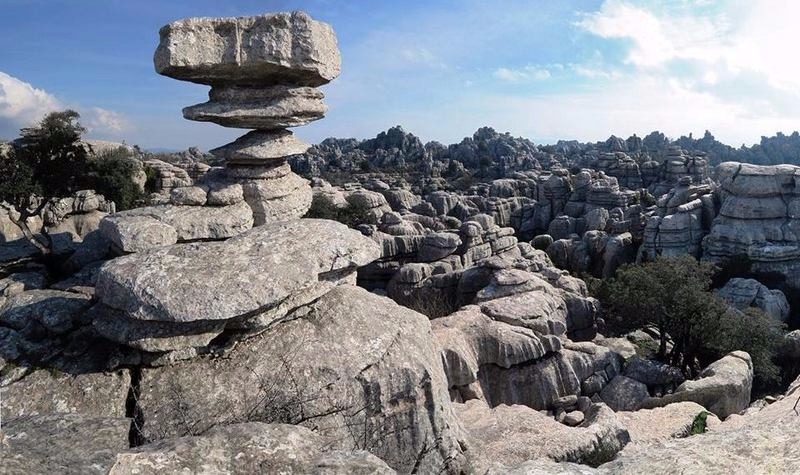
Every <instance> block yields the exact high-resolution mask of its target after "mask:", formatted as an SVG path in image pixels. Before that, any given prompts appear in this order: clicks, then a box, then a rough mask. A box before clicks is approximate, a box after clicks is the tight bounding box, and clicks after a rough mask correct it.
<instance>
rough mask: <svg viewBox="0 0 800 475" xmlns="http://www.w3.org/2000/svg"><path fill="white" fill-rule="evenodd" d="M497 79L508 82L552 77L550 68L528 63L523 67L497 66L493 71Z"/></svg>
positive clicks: (541, 79)
mask: <svg viewBox="0 0 800 475" xmlns="http://www.w3.org/2000/svg"><path fill="white" fill-rule="evenodd" d="M492 76H493V77H494V78H495V79H499V80H501V81H507V82H521V81H531V80H533V81H544V80H546V79H550V78H551V77H552V74H551V73H550V69H548V68H546V67H541V66H532V65H528V66H525V67H523V68H518V69H511V68H497V69H495V70H494V71H493V72H492Z"/></svg>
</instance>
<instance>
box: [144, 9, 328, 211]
mask: <svg viewBox="0 0 800 475" xmlns="http://www.w3.org/2000/svg"><path fill="white" fill-rule="evenodd" d="M199 44H200V45H205V47H202V48H198V47H197V45H199ZM154 61H155V66H156V71H157V72H158V73H160V74H164V75H166V76H170V77H173V78H176V79H180V80H184V81H192V82H197V83H201V84H208V85H211V91H210V93H209V101H208V102H206V103H204V104H198V105H194V106H191V107H187V108H185V109H184V111H183V112H184V116H185V117H186V118H187V119H190V120H198V121H206V122H214V123H217V124H219V125H222V126H225V127H239V128H252V129H255V130H252V131H250V132H249V133H247V134H245V135H243V136H242V137H239V138H238V139H237V140H235V141H234V142H232V143H229V144H227V145H224V146H222V147H218V148H216V149H214V150H212V151H211V153H212V154H213V155H215V156H216V157H218V158H221V159H224V160H225V162H226V163H227V165H228V168H229V169H230V170H229V171H230V173H228V174H227V176H226V181H227V182H229V183H230V182H232V183H236V184H240V185H241V186H242V189H243V195H244V200H245V202H246V203H247V205H248V206H249V207H250V208H251V209H252V212H253V223H254V225H256V226H260V225H263V224H266V223H271V222H276V221H281V220H287V219H296V218H299V217H301V216H303V215H304V214H305V213H306V212H307V211H308V209H309V208H310V206H311V197H312V194H311V187H310V186H309V183H308V181H307V180H305V179H303V178H300V177H299V176H298V175H295V174H294V173H292V172H291V170H289V169H288V166H287V164H286V158H287V157H290V156H293V155H298V154H302V153H304V152H305V151H306V150H307V149H308V147H309V146H308V145H307V144H305V143H303V142H302V141H300V140H298V139H297V138H296V137H295V136H294V135H293V134H292V133H291V132H290V131H288V130H286V128H287V127H296V126H300V125H305V124H307V123H309V122H311V121H313V120H317V119H320V118H322V117H323V116H324V114H325V111H326V106H325V104H324V103H323V101H322V99H323V97H324V96H323V94H322V92H320V91H319V90H317V89H316V86H320V85H323V84H326V83H328V82H329V81H330V80H332V79H333V78H335V77H336V76H338V74H339V70H340V66H341V58H340V55H339V49H338V47H337V44H336V36H335V35H334V33H333V30H332V29H331V27H330V26H329V25H327V24H325V23H321V22H318V21H315V20H312V19H311V18H310V17H309V16H308V15H307V14H305V13H303V12H292V13H276V14H267V15H260V16H253V17H238V18H189V19H184V20H178V21H176V22H173V23H170V24H169V25H167V26H165V27H163V28H162V29H161V42H160V44H159V46H158V49H157V50H156V53H155V59H154ZM284 169H285V170H284ZM265 170H266V171H265ZM269 170H274V172H270V171H269ZM265 175H266V176H265Z"/></svg>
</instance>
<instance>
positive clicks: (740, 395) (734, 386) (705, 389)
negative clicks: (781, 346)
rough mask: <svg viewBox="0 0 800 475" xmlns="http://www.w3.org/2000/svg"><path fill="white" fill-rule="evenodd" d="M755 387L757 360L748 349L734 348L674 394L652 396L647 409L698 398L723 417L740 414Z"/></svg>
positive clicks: (706, 406)
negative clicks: (752, 357) (746, 351)
mask: <svg viewBox="0 0 800 475" xmlns="http://www.w3.org/2000/svg"><path fill="white" fill-rule="evenodd" d="M752 387H753V362H752V360H751V359H750V355H748V354H747V353H745V352H744V351H734V352H732V353H729V354H727V355H726V356H724V357H723V358H721V359H719V360H717V361H715V362H713V363H711V364H710V365H708V367H707V368H706V369H704V370H703V371H702V372H701V373H700V375H699V377H698V379H693V380H688V381H685V382H684V383H683V384H681V385H680V386H678V388H677V389H676V390H675V392H674V393H672V394H666V395H664V396H663V397H660V398H650V399H648V400H647V401H645V402H644V406H643V407H646V408H653V407H660V406H665V405H667V404H672V403H674V402H680V401H694V402H696V403H698V404H700V405H701V406H703V407H705V408H706V409H708V410H709V411H710V412H712V413H713V414H715V415H716V416H717V417H719V418H720V419H725V418H726V417H728V416H729V415H731V414H738V413H740V412H742V411H744V410H745V409H747V406H748V405H750V391H751V389H752Z"/></svg>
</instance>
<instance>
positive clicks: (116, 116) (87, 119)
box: [81, 107, 131, 135]
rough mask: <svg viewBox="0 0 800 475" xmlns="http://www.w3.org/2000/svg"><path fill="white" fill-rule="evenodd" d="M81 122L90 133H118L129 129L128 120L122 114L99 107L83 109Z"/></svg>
mask: <svg viewBox="0 0 800 475" xmlns="http://www.w3.org/2000/svg"><path fill="white" fill-rule="evenodd" d="M81 122H82V123H83V125H84V126H86V128H87V130H88V132H89V133H90V134H92V133H97V134H104V135H120V134H122V133H124V132H126V131H129V130H130V129H131V126H130V122H129V121H128V119H127V118H126V117H125V116H124V115H122V114H120V113H119V112H115V111H112V110H108V109H103V108H101V107H91V108H89V109H87V110H85V111H83V113H82V114H81Z"/></svg>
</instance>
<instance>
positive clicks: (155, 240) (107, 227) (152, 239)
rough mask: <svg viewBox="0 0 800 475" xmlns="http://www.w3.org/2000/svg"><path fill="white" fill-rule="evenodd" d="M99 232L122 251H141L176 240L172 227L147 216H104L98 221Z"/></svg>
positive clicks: (175, 232) (176, 233) (172, 242)
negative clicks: (121, 217) (117, 217)
mask: <svg viewBox="0 0 800 475" xmlns="http://www.w3.org/2000/svg"><path fill="white" fill-rule="evenodd" d="M100 232H101V233H102V234H103V236H104V237H105V238H106V239H108V240H109V241H111V243H112V244H113V245H114V246H116V248H117V249H119V250H120V251H122V252H142V251H146V250H148V249H152V248H155V247H159V246H167V245H170V244H175V243H176V242H178V232H177V231H176V230H175V228H174V227H172V226H170V225H169V224H167V223H162V222H160V221H159V220H157V219H153V218H151V217H149V216H130V217H128V218H125V219H116V218H115V217H114V216H111V217H106V219H104V220H102V221H100Z"/></svg>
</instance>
